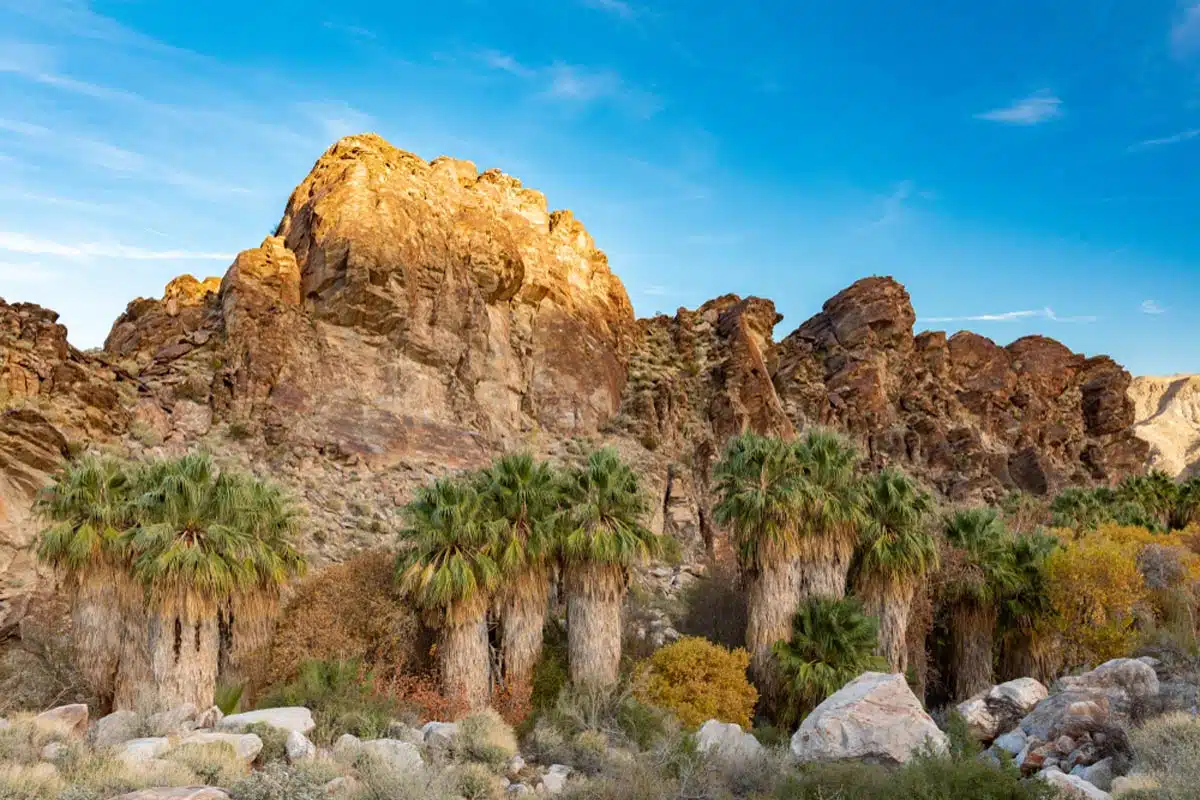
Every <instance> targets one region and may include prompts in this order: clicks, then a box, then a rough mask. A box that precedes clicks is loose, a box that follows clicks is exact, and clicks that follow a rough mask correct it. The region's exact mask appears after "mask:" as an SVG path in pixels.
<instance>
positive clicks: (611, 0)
mask: <svg viewBox="0 0 1200 800" xmlns="http://www.w3.org/2000/svg"><path fill="white" fill-rule="evenodd" d="M580 2H581V3H582V4H583V5H584V6H587V7H588V8H594V9H596V10H597V11H603V12H605V13H607V14H612V15H613V16H616V17H620V18H621V19H625V20H629V19H633V18H634V17H636V16H637V14H638V11H637V9H636V8H634V7H633V6H632V5H630V4H629V3H626V2H625V0H580Z"/></svg>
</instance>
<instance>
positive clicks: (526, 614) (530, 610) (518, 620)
mask: <svg viewBox="0 0 1200 800" xmlns="http://www.w3.org/2000/svg"><path fill="white" fill-rule="evenodd" d="M548 593H549V578H548V576H547V575H546V572H545V570H531V571H529V572H528V573H526V574H525V575H522V576H520V577H518V578H517V579H516V580H515V581H514V582H513V585H512V587H511V589H510V591H509V592H508V593H507V594H506V595H505V597H504V598H503V600H502V602H501V608H500V615H501V633H500V649H501V652H502V653H503V657H504V681H505V685H506V687H507V688H508V690H509V691H514V690H518V689H521V688H522V687H524V686H525V685H527V684H528V683H529V682H530V681H531V680H532V679H533V669H534V667H536V666H537V663H538V660H539V659H540V658H541V657H542V633H543V628H544V627H545V625H546V608H547V605H548V599H547V595H548Z"/></svg>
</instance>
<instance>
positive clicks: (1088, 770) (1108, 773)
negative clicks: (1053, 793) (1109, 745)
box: [1071, 758, 1114, 792]
mask: <svg viewBox="0 0 1200 800" xmlns="http://www.w3.org/2000/svg"><path fill="white" fill-rule="evenodd" d="M1071 774H1072V775H1077V776H1078V777H1080V778H1083V779H1084V780H1085V781H1087V782H1088V783H1090V784H1092V785H1093V786H1095V787H1096V788H1097V789H1103V790H1104V791H1106V792H1107V791H1109V790H1111V789H1112V785H1113V777H1114V775H1113V760H1112V758H1102V759H1100V760H1099V761H1097V762H1096V763H1095V764H1092V765H1091V766H1087V765H1084V764H1079V765H1077V766H1076V767H1075V768H1074V769H1072V770H1071Z"/></svg>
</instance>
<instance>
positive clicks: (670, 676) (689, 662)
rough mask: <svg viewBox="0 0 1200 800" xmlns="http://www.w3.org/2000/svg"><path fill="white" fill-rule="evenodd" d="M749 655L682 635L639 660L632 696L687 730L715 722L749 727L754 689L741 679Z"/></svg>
mask: <svg viewBox="0 0 1200 800" xmlns="http://www.w3.org/2000/svg"><path fill="white" fill-rule="evenodd" d="M749 665H750V654H749V653H747V652H746V651H745V650H742V649H738V650H733V651H729V650H726V649H725V648H724V647H721V646H720V645H716V644H713V643H712V642H709V641H706V640H704V639H700V638H697V637H691V636H689V637H685V638H683V639H680V640H679V641H677V642H675V643H674V644H671V645H668V646H666V647H663V648H661V649H660V650H658V651H657V652H656V653H655V654H654V655H653V656H651V657H650V658H649V659H648V660H646V661H644V662H642V664H641V665H639V667H638V670H637V675H636V677H635V680H634V686H635V690H634V693H635V696H636V697H637V698H638V699H639V700H641V701H642V702H643V703H648V704H649V705H652V706H658V707H659V708H665V709H667V710H668V711H671V712H672V713H674V714H675V716H677V717H678V718H679V721H680V722H682V723H683V724H684V725H687V726H689V727H697V726H699V725H701V724H702V723H703V722H704V721H705V720H709V719H718V720H721V721H722V722H736V723H737V724H739V725H741V726H742V727H744V728H749V727H750V715H751V714H752V713H754V704H755V703H756V702H757V701H758V691H757V690H756V689H755V688H754V687H753V686H752V685H751V684H750V681H749V680H747V678H746V668H747V667H748V666H749Z"/></svg>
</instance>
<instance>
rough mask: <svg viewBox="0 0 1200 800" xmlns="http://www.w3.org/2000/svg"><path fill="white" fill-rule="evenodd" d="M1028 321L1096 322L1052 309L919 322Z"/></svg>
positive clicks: (969, 315)
mask: <svg viewBox="0 0 1200 800" xmlns="http://www.w3.org/2000/svg"><path fill="white" fill-rule="evenodd" d="M1026 319H1045V320H1049V321H1050V322H1095V321H1096V319H1097V317H1094V316H1090V315H1089V316H1076V317H1060V316H1059V315H1058V314H1055V313H1054V309H1052V308H1049V307H1047V308H1042V309H1036V310H1026V311H1003V312H1001V313H998V314H968V315H964V316H958V317H922V318H921V319H919V320H917V321H918V322H1020V321H1021V320H1026Z"/></svg>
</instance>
